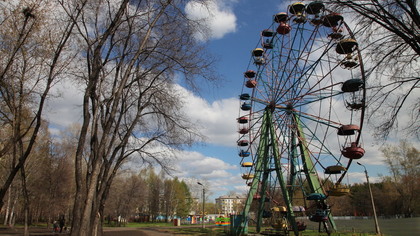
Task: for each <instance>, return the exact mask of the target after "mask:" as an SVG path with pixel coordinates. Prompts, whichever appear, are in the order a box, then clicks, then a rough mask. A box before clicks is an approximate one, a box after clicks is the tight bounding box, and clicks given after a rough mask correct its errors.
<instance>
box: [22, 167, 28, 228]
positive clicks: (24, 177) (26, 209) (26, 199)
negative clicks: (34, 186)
mask: <svg viewBox="0 0 420 236" xmlns="http://www.w3.org/2000/svg"><path fill="white" fill-rule="evenodd" d="M20 173H21V177H22V192H23V199H24V204H23V207H24V214H25V228H24V236H29V228H28V226H29V224H30V222H29V194H28V189H27V187H26V174H25V167H24V166H22V168H21V169H20Z"/></svg>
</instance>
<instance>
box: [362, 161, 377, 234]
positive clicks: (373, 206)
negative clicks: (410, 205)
mask: <svg viewBox="0 0 420 236" xmlns="http://www.w3.org/2000/svg"><path fill="white" fill-rule="evenodd" d="M357 164H358V165H359V166H363V168H364V169H365V174H366V181H367V185H368V188H369V193H370V200H371V201H372V208H373V218H374V220H375V230H376V234H378V235H381V230H380V229H379V224H378V217H376V209H375V201H374V200H373V194H372V189H371V188H370V183H369V176H368V172H367V170H366V167H365V166H364V165H362V164H361V163H360V162H357Z"/></svg>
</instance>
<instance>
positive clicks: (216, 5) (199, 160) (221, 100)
mask: <svg viewBox="0 0 420 236" xmlns="http://www.w3.org/2000/svg"><path fill="white" fill-rule="evenodd" d="M211 2H212V3H211V4H210V6H209V8H208V9H209V10H210V11H211V12H210V13H209V12H206V11H204V10H203V9H200V8H199V6H198V5H197V4H194V3H193V2H191V4H189V5H188V6H187V9H186V12H187V14H189V15H190V16H191V17H193V18H194V17H195V18H196V19H203V20H204V19H206V20H207V23H208V26H209V29H210V30H209V33H210V34H209V36H210V38H209V40H208V44H209V49H210V51H211V53H212V54H213V55H214V56H215V57H216V58H218V63H217V65H216V69H217V71H218V73H219V74H220V75H221V78H220V81H218V85H219V86H217V87H216V86H215V87H209V86H207V84H206V85H203V86H202V90H201V91H200V94H199V95H197V94H193V93H192V92H190V91H188V90H186V89H185V88H182V87H179V90H180V91H181V92H182V93H183V94H184V96H185V101H187V102H186V103H185V111H186V113H188V115H189V116H190V118H191V119H192V120H193V121H194V122H196V123H197V124H199V125H200V127H201V130H202V132H203V134H204V135H206V136H207V140H206V142H205V143H203V144H200V145H195V146H193V147H191V148H188V149H186V150H179V151H178V155H177V156H178V158H177V160H174V162H173V167H174V168H175V169H177V171H175V172H174V173H173V174H174V175H175V176H178V177H180V178H182V179H184V180H185V181H186V182H188V183H190V186H191V189H192V192H193V194H194V195H195V196H199V194H200V193H201V186H199V185H197V184H196V182H197V181H199V182H201V183H204V185H205V186H206V189H207V193H208V198H207V199H208V201H211V202H214V199H215V198H217V197H218V196H221V195H226V194H227V193H228V192H236V193H238V194H240V193H245V190H246V189H247V187H246V185H245V181H244V180H242V178H241V169H240V168H239V161H240V158H239V157H238V149H237V146H236V141H237V139H238V134H237V132H236V131H237V123H236V118H237V117H238V114H239V106H240V101H239V100H238V95H239V94H240V93H241V89H242V83H243V72H244V71H245V70H246V69H247V66H248V63H249V61H250V56H251V54H250V53H251V50H252V49H254V48H255V47H258V45H257V44H258V41H259V39H260V32H261V30H263V29H265V28H267V27H269V26H270V25H271V22H272V17H273V15H274V14H276V13H278V12H280V11H286V9H287V5H288V4H290V3H291V1H279V0H277V1H274V0H264V1H255V0H211ZM197 37H200V36H199V35H198V36H197ZM67 86H69V87H71V86H70V85H67ZM61 94H62V99H61V100H60V101H56V102H54V103H51V104H50V107H51V108H52V107H56V108H57V109H50V110H49V111H50V113H49V114H48V117H49V119H50V121H51V124H52V127H57V128H59V127H65V126H67V125H69V124H71V123H73V122H77V121H80V116H79V117H77V115H76V114H75V113H74V112H73V111H72V110H73V108H74V107H75V106H76V104H78V103H79V101H80V100H78V98H80V95H79V94H78V92H77V91H76V90H74V89H65V90H61ZM58 108H59V109H58ZM53 110H54V112H52V111H53ZM63 117H67V118H66V119H63ZM54 129H55V128H52V130H54ZM53 132H54V131H53ZM369 133H371V131H369V130H368V129H365V131H364V134H363V140H364V148H365V149H366V155H365V157H363V159H361V160H360V162H361V163H363V164H364V165H366V168H367V170H368V172H369V175H370V176H371V181H377V180H379V176H380V175H387V174H388V171H387V169H386V167H385V165H384V163H383V157H382V156H381V153H380V151H379V150H378V148H379V147H380V146H379V145H378V144H377V143H376V141H375V140H374V139H373V138H372V137H371V136H370V135H369ZM348 181H349V182H350V183H354V182H363V181H365V175H364V173H363V168H362V167H361V166H358V165H353V166H352V167H351V169H350V173H349V178H348Z"/></svg>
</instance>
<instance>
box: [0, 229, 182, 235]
mask: <svg viewBox="0 0 420 236" xmlns="http://www.w3.org/2000/svg"><path fill="white" fill-rule="evenodd" d="M23 232H24V231H23V228H20V227H19V228H7V227H0V235H1V236H17V235H23ZM29 235H33V236H35V235H37V236H51V235H57V236H65V235H69V234H68V233H61V234H60V233H54V232H52V230H51V229H46V228H30V229H29ZM166 235H175V234H173V233H170V232H168V231H166V230H165V229H155V228H104V236H166Z"/></svg>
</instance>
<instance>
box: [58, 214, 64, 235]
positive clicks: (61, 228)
mask: <svg viewBox="0 0 420 236" xmlns="http://www.w3.org/2000/svg"><path fill="white" fill-rule="evenodd" d="M58 223H59V224H60V233H62V232H63V228H64V225H65V224H66V220H65V219H64V215H61V216H60V219H59V220H58Z"/></svg>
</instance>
